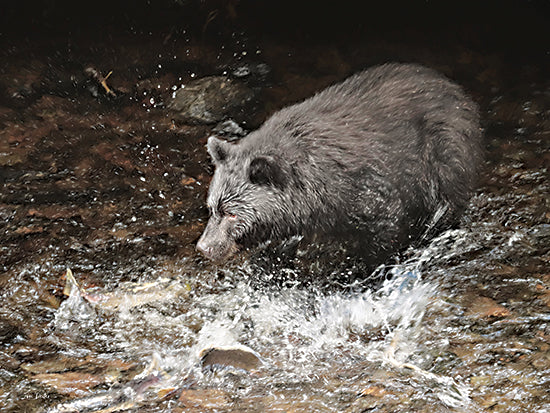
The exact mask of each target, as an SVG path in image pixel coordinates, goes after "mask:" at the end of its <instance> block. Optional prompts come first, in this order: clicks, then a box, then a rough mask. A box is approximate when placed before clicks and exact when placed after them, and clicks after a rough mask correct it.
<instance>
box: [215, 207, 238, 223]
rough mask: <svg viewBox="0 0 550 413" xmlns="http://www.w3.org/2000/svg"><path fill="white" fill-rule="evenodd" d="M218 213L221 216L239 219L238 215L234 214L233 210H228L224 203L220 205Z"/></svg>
mask: <svg viewBox="0 0 550 413" xmlns="http://www.w3.org/2000/svg"><path fill="white" fill-rule="evenodd" d="M218 213H219V214H220V216H221V217H225V218H229V219H232V220H234V219H237V215H235V214H232V213H231V212H229V211H228V210H226V209H225V208H224V206H223V205H219V206H218Z"/></svg>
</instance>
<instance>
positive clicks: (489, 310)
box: [467, 297, 510, 317]
mask: <svg viewBox="0 0 550 413" xmlns="http://www.w3.org/2000/svg"><path fill="white" fill-rule="evenodd" d="M467 315H469V316H475V317H507V316H509V315H510V310H508V309H507V308H506V307H503V306H501V305H499V304H497V302H496V301H495V300H492V299H491V298H489V297H477V298H476V299H474V300H472V302H471V303H470V304H469V308H468V311H467Z"/></svg>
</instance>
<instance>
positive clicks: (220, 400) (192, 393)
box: [176, 389, 231, 411]
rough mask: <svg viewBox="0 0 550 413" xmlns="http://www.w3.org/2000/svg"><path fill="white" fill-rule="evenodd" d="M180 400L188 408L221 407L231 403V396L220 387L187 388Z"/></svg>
mask: <svg viewBox="0 0 550 413" xmlns="http://www.w3.org/2000/svg"><path fill="white" fill-rule="evenodd" d="M178 401H179V402H180V403H182V404H183V405H184V406H185V407H186V408H197V409H221V408H227V407H228V406H229V405H230V403H231V398H230V396H229V394H228V393H226V392H224V391H223V390H218V389H185V390H183V391H182V392H181V395H180V397H179V400H178ZM176 411H178V410H176ZM181 411H187V410H181Z"/></svg>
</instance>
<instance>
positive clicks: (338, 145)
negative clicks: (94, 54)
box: [196, 63, 483, 265]
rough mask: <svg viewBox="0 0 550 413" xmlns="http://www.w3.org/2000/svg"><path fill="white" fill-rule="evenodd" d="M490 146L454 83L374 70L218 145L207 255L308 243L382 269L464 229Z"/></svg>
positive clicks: (203, 245) (409, 69)
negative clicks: (341, 247)
mask: <svg viewBox="0 0 550 413" xmlns="http://www.w3.org/2000/svg"><path fill="white" fill-rule="evenodd" d="M481 140H482V129H481V127H480V117H479V111H478V107H477V105H476V103H474V101H473V100H472V99H471V98H470V97H468V96H467V95H466V94H465V92H464V91H463V90H462V88H461V87H460V86H458V85H457V84H455V83H454V82H452V81H451V80H449V79H448V78H447V77H445V76H443V75H441V74H439V73H438V72H436V71H435V70H433V69H430V68H427V67H424V66H421V65H418V64H412V63H409V64H407V63H386V64H382V65H379V66H374V67H371V68H368V69H366V70H364V71H362V72H359V73H357V74H355V75H352V76H351V77H349V78H347V79H346V80H344V81H343V82H341V83H339V84H335V85H332V86H329V87H328V88H326V89H325V90H323V91H321V92H319V93H317V94H315V95H314V96H313V97H310V98H308V99H307V100H304V101H302V102H300V103H297V104H294V105H292V106H289V107H286V108H283V109H282V110H280V111H278V112H276V113H274V114H273V115H272V116H271V117H269V119H268V120H267V121H266V122H265V123H264V124H263V125H262V126H261V127H260V128H259V129H257V130H255V131H253V132H251V133H250V134H248V135H247V136H245V137H244V138H243V139H241V140H240V141H239V142H238V143H228V142H226V141H223V140H221V139H219V138H217V137H215V136H211V137H209V139H208V142H207V150H208V153H209V155H210V157H211V159H212V161H213V164H214V166H215V171H214V176H213V178H212V181H211V183H210V187H209V190H208V195H207V205H208V208H209V211H210V217H209V220H208V223H207V225H206V228H205V229H204V232H203V233H202V235H201V237H200V238H199V240H198V242H197V245H196V248H197V249H198V250H199V251H200V252H201V253H202V254H203V255H204V256H205V257H207V258H209V259H211V260H213V261H217V262H221V261H224V260H226V259H227V258H229V257H230V256H231V255H233V254H234V253H236V252H237V251H239V250H241V249H248V248H252V247H255V246H258V245H260V244H264V243H266V242H274V241H278V242H283V241H285V240H288V239H292V238H293V237H300V238H301V239H304V238H305V239H306V240H308V241H307V242H321V241H326V240H330V242H342V243H344V244H345V248H346V249H347V251H349V254H351V255H353V256H358V257H362V259H364V260H366V261H368V262H369V263H370V264H372V265H378V264H380V263H383V262H384V261H385V260H387V259H388V257H390V256H391V255H392V254H395V253H396V252H398V251H400V250H402V249H404V248H406V247H407V246H409V245H410V244H411V243H413V242H415V241H418V240H419V239H424V238H425V237H426V236H427V235H428V234H432V233H436V232H437V231H440V230H441V229H443V228H446V227H448V226H450V225H452V224H454V223H456V221H457V219H458V217H459V216H460V213H461V212H462V211H463V210H464V208H465V206H466V205H467V203H468V201H469V198H470V196H471V194H472V192H473V190H474V189H475V184H476V181H477V179H478V174H479V172H480V168H481V164H482V160H483V156H482V152H483V151H482V142H481Z"/></svg>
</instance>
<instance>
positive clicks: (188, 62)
mask: <svg viewBox="0 0 550 413" xmlns="http://www.w3.org/2000/svg"><path fill="white" fill-rule="evenodd" d="M68 39H69V40H67V39H65V38H63V39H61V40H59V39H54V38H53V37H52V38H47V39H40V38H36V37H34V38H31V39H30V40H29V39H10V40H11V41H10V46H9V47H7V48H5V49H4V50H3V51H2V63H1V64H0V68H1V71H0V91H1V92H2V93H1V100H0V124H1V129H0V182H1V183H2V191H1V193H0V217H2V222H0V256H1V258H0V270H1V272H0V286H1V292H0V294H1V298H2V299H1V301H0V344H1V346H0V409H1V410H2V411H6V412H21V411H33V412H34V411H37V412H38V411H51V412H54V411H125V410H126V411H151V412H170V411H173V412H180V411H181V412H183V411H190V412H194V411H197V412H199V411H227V412H230V411H235V412H236V411H247V412H264V411H273V412H277V411H285V412H286V411H293V412H300V411H303V412H306V411H307V412H310V411H319V412H324V411H326V412H341V411H347V412H362V411H380V412H397V411H399V412H402V411H411V412H413V411H414V412H434V411H435V412H447V411H457V412H477V411H479V412H481V411H494V412H517V411H529V412H546V411H549V410H550V390H549V389H550V265H549V260H550V253H549V251H550V199H549V194H550V184H549V179H548V178H549V173H548V168H549V166H550V152H549V148H550V84H549V82H548V76H547V73H548V69H549V67H548V61H547V59H546V60H545V59H539V57H538V55H537V56H535V57H531V58H529V59H525V60H523V61H518V60H516V59H511V58H510V57H509V55H507V54H506V53H505V52H499V51H498V50H497V51H493V52H491V53H487V51H486V50H485V49H483V48H478V49H476V48H475V47H473V46H471V45H469V44H465V43H461V42H460V41H457V40H456V39H454V38H453V39H452V40H449V39H447V42H448V43H446V44H444V45H440V44H437V42H435V40H433V39H428V38H427V36H425V35H418V34H417V35H416V36H412V37H410V38H408V39H407V40H396V39H395V38H388V39H387V40H384V41H381V40H379V39H375V38H369V39H366V40H365V39H363V40H361V41H358V40H356V41H355V42H354V43H350V41H349V38H346V39H344V40H341V41H338V40H337V39H336V40H334V41H333V43H330V44H328V45H327V44H326V43H322V42H319V43H314V44H313V45H312V43H311V39H310V40H308V41H304V42H303V43H298V44H295V43H292V42H289V41H288V39H286V40H285V39H284V38H281V39H275V40H274V39H263V38H261V37H254V36H253V35H246V34H244V33H233V35H232V36H228V37H224V38H223V41H222V42H221V43H216V42H209V41H205V40H200V39H199V40H197V39H194V38H193V36H190V35H189V36H188V35H187V34H186V33H185V32H184V31H183V32H178V33H173V32H166V31H165V32H160V33H157V34H149V33H130V34H128V33H120V32H113V34H111V35H109V36H98V38H94V39H93V40H90V37H88V36H87V35H86V36H83V35H81V37H78V36H72V37H69V38H68ZM4 40H6V39H4ZM439 40H441V39H439ZM441 41H444V40H441ZM449 45H451V46H449ZM447 46H448V47H447ZM499 50H500V49H499ZM388 60H401V61H403V60H407V61H416V62H420V63H423V64H426V65H428V66H431V67H434V68H436V69H438V70H440V71H442V72H443V73H445V74H446V75H448V76H449V77H451V78H453V79H454V80H455V81H457V82H458V83H460V84H462V85H463V86H464V88H465V89H466V90H467V91H468V93H469V94H471V95H472V96H473V97H474V99H475V100H476V101H477V102H478V103H479V104H480V108H481V113H482V118H483V126H484V130H485V142H486V150H487V156H486V159H487V160H486V165H485V170H484V173H483V176H482V177H481V179H480V185H479V189H478V190H477V192H476V193H475V194H474V196H473V197H472V200H471V202H470V204H469V207H468V209H467V211H466V212H465V214H464V217H463V218H462V220H461V222H460V223H459V225H458V226H457V227H456V228H452V229H449V230H448V231H445V232H443V233H441V234H439V235H438V236H437V237H436V238H434V239H433V240H429V241H428V242H426V243H425V244H424V245H422V246H417V247H415V248H410V249H408V250H407V251H404V252H403V253H402V254H400V255H399V257H396V258H395V259H394V260H392V261H391V263H388V264H387V265H386V266H381V267H380V268H378V269H377V270H376V272H375V274H367V273H365V274H362V275H363V276H362V277H356V280H355V281H353V282H351V281H350V283H349V284H346V285H343V284H333V285H330V286H329V288H320V287H319V286H316V284H315V283H312V284H306V285H303V284H299V285H295V284H293V283H292V282H280V281H281V279H283V280H284V279H289V280H293V279H297V278H298V279H299V278H300V276H301V275H300V272H299V271H300V270H299V269H297V268H296V267H287V266H285V265H283V264H281V265H279V266H276V267H275V272H276V274H275V278H277V280H273V282H269V281H266V280H268V279H269V278H270V277H272V276H273V274H271V273H266V272H265V270H264V269H262V267H261V266H256V265H254V263H253V262H252V261H251V260H248V259H247V257H246V254H244V255H243V257H239V258H237V259H236V260H234V261H232V262H230V263H228V264H227V265H223V266H222V265H214V264H212V263H209V262H206V261H205V260H203V259H202V258H201V257H200V256H199V255H198V254H197V253H196V252H195V250H194V242H195V241H196V239H197V238H198V236H199V235H200V233H201V231H202V229H203V228H204V225H205V222H206V219H207V211H206V208H205V206H204V203H205V193H206V188H207V186H208V182H209V176H210V175H211V172H212V168H211V165H210V164H209V161H208V159H207V155H206V151H205V148H204V144H205V142H206V138H207V137H208V136H209V135H210V134H211V133H212V129H213V128H215V127H216V125H215V124H200V123H198V124H197V123H194V122H188V121H186V120H181V119H177V118H176V117H175V115H174V113H172V112H170V110H169V108H167V106H168V102H169V100H170V98H171V96H172V95H173V93H174V91H175V90H177V89H179V88H181V87H182V85H186V84H189V83H190V82H192V81H193V80H194V79H197V78H202V77H206V76H210V75H227V76H232V77H234V78H235V79H239V80H242V81H243V82H244V83H245V84H247V85H248V86H249V87H250V88H251V89H253V90H254V91H255V93H256V95H255V96H256V97H255V101H254V104H253V106H252V107H251V108H249V109H247V111H248V110H250V112H246V113H244V112H242V111H241V112H238V111H237V113H235V114H234V116H233V118H235V119H236V122H237V123H239V125H240V126H241V127H243V128H244V129H245V130H251V129H253V128H255V127H257V126H258V125H259V124H260V123H261V122H262V121H263V120H264V119H265V118H266V116H268V114H269V113H272V112H273V111H274V110H277V109H279V108H281V107H283V106H285V105H287V104H289V103H292V102H295V101H298V100H300V99H303V98H306V97H308V96H310V95H311V94H312V93H314V92H315V91H317V90H320V89H322V88H323V87H325V86H327V85H328V84H331V83H333V82H335V81H337V80H340V79H343V78H345V77H346V76H347V75H349V74H350V73H353V72H354V71H357V70H360V69H361V68H363V67H366V66H369V65H372V64H375V63H379V62H383V61H388ZM261 65H263V66H261ZM90 67H92V68H93V70H94V71H96V72H100V75H90V73H91V69H90ZM258 67H260V68H261V70H258ZM110 71H112V74H111V75H110V76H109V77H107V73H109V72H110ZM98 76H99V77H100V78H101V79H103V80H104V81H105V82H106V83H105V85H108V86H109V87H110V88H111V89H112V90H113V91H114V93H115V94H116V98H115V97H113V96H111V95H109V93H108V92H107V89H105V87H104V86H103V85H102V84H101V81H98ZM101 79H100V80H101ZM218 126H219V125H218ZM219 127H221V126H219ZM222 129H223V127H222ZM67 268H70V269H71V270H72V273H73V275H74V278H75V280H76V282H77V283H78V286H76V284H73V285H71V284H70V283H68V281H67V276H66V275H65V274H66V270H67ZM334 268H338V271H343V270H342V268H344V270H345V269H346V268H345V265H342V263H341V262H338V263H334ZM270 271H274V270H273V269H271V270H270ZM313 275H314V276H315V273H313ZM309 276H311V274H310V275H309ZM259 279H261V280H262V282H261V283H258V282H256V281H257V280H259ZM66 285H67V288H65V286H66ZM325 287H326V286H325ZM64 288H65V291H63V290H64ZM210 347H219V348H238V349H239V348H240V349H245V350H246V351H247V352H251V353H252V354H254V357H256V358H257V359H259V363H258V365H257V366H255V367H254V368H250V369H248V368H241V369H240V368H237V369H231V368H220V369H213V370H211V369H205V368H203V366H202V365H201V358H202V357H203V354H204V353H203V351H204V349H207V348H210ZM229 364H231V363H229Z"/></svg>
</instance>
